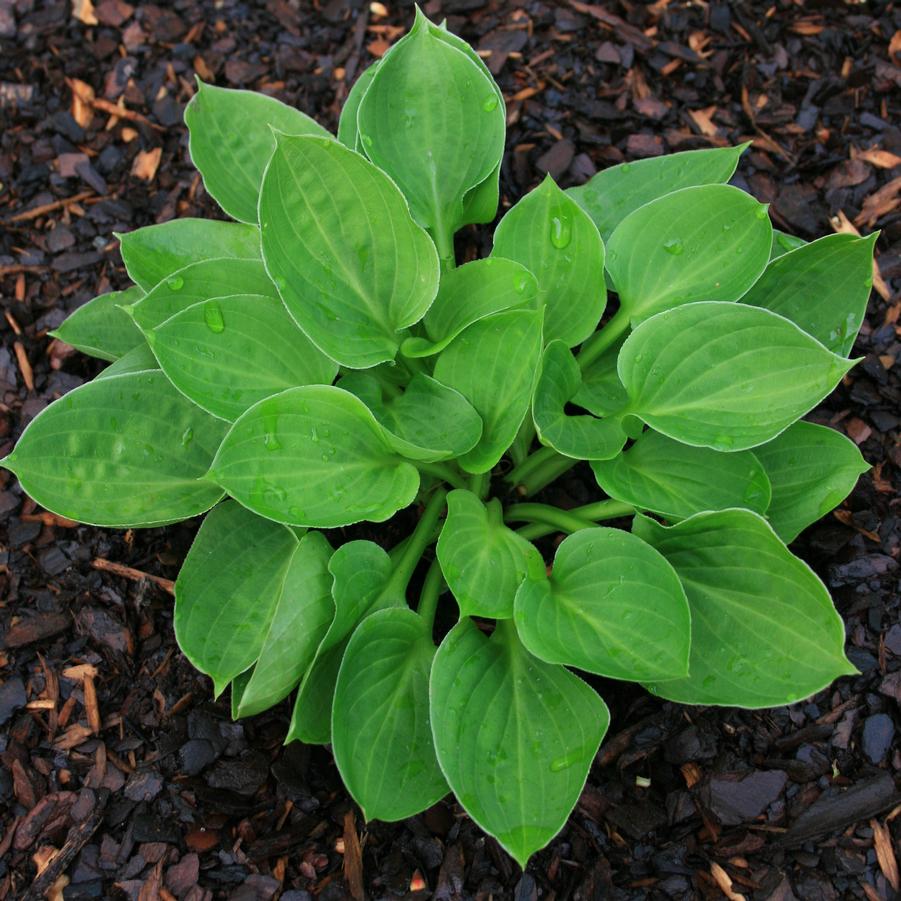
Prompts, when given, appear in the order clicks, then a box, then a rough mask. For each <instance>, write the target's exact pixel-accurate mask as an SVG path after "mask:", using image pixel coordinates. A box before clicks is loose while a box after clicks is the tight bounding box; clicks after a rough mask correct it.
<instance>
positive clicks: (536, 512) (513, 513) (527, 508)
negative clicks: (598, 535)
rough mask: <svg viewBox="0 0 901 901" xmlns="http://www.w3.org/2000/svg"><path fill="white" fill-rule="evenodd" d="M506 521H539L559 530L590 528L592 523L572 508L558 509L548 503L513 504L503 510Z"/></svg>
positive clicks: (573, 530)
mask: <svg viewBox="0 0 901 901" xmlns="http://www.w3.org/2000/svg"><path fill="white" fill-rule="evenodd" d="M504 520H505V521H507V522H540V523H544V524H545V525H549V526H553V527H554V528H555V529H558V530H560V531H561V532H578V531H579V530H580V529H590V528H591V527H592V526H593V525H594V523H593V522H591V520H589V519H584V518H582V517H581V516H576V515H575V511H573V510H560V509H558V508H557V507H551V506H549V505H548V504H513V505H512V506H511V507H507V509H506V510H505V511H504Z"/></svg>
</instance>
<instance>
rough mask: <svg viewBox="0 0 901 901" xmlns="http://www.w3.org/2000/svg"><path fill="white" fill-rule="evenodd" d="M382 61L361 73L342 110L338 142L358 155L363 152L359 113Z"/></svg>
mask: <svg viewBox="0 0 901 901" xmlns="http://www.w3.org/2000/svg"><path fill="white" fill-rule="evenodd" d="M379 62H380V60H376V61H375V62H374V63H373V64H372V65H371V66H369V67H368V68H366V69H364V70H363V71H362V72H361V73H360V77H359V78H358V79H357V80H356V81H355V82H354V84H353V87H352V88H351V89H350V93H348V95H347V99H346V100H345V101H344V106H343V107H342V108H341V117H340V118H339V120H338V140H339V141H340V142H341V143H342V144H343V145H344V146H345V147H349V148H350V149H351V150H356V151H357V153H362V152H363V143H362V141H361V140H360V131H359V129H358V128H357V111H358V110H359V109H360V101H361V100H362V99H363V95H364V94H365V93H366V91H367V90H369V85H370V84H372V79H373V77H374V76H375V73H376V71H377V70H378V67H379Z"/></svg>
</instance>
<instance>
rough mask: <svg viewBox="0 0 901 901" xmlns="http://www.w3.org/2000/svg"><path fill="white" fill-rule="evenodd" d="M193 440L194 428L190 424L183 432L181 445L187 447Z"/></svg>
mask: <svg viewBox="0 0 901 901" xmlns="http://www.w3.org/2000/svg"><path fill="white" fill-rule="evenodd" d="M193 440H194V429H192V428H191V426H188V427H187V428H186V429H185V430H184V431H183V432H182V433H181V446H182V447H187V446H188V445H189V444H190V443H191V442H192V441H193Z"/></svg>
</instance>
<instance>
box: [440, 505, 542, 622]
mask: <svg viewBox="0 0 901 901" xmlns="http://www.w3.org/2000/svg"><path fill="white" fill-rule="evenodd" d="M437 551H438V562H439V563H440V564H441V572H442V574H443V575H444V580H445V581H446V582H447V585H448V587H449V588H450V590H451V592H453V595H454V597H455V598H456V600H457V606H458V607H459V608H460V615H461V616H488V617H491V618H493V619H509V618H510V617H512V616H513V601H514V599H515V597H516V589H517V588H519V586H520V584H521V583H522V581H523V579H525V577H526V573H527V572H528V569H529V566H530V564H531V565H532V566H543V565H544V562H543V561H542V559H541V554H540V553H539V552H538V548H536V547H535V546H534V545H533V544H532V543H531V542H529V541H526V539H525V538H523V537H522V536H520V535H517V534H516V532H514V531H513V530H512V529H508V528H507V526H505V525H504V511H503V508H502V507H501V503H500V501H499V500H498V499H497V498H494V499H493V500H491V501H489V502H488V505H487V507H486V506H485V505H484V504H483V503H482V502H481V501H480V500H479V499H478V498H477V497H476V496H475V495H474V494H472V493H471V492H469V491H463V490H461V489H457V490H456V491H451V492H450V493H449V494H448V496H447V519H446V520H445V522H444V526H443V527H442V529H441V535H440V536H439V538H438V547H437Z"/></svg>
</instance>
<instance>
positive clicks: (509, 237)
mask: <svg viewBox="0 0 901 901" xmlns="http://www.w3.org/2000/svg"><path fill="white" fill-rule="evenodd" d="M491 254H492V256H494V257H501V258H506V259H508V260H516V262H518V263H522V264H523V266H525V267H526V268H527V269H528V270H529V271H530V272H532V273H533V274H534V275H535V278H537V279H538V303H539V305H540V306H542V307H544V310H545V313H544V338H545V341H552V340H554V339H560V340H561V341H564V342H565V343H566V345H567V347H573V346H574V345H576V344H579V343H581V342H582V341H584V340H585V339H586V338H587V337H588V336H589V335H590V334H592V332H594V330H595V328H597V324H598V321H599V320H600V318H601V315H602V314H603V312H604V308H605V307H606V305H607V287H606V285H605V284H604V244H603V242H602V241H601V236H600V234H599V233H598V230H597V227H596V226H595V224H594V223H593V222H592V221H591V219H590V218H589V216H588V214H587V213H586V212H585V211H584V210H583V209H582V208H581V207H580V206H579V205H578V204H577V203H576V202H575V201H574V200H573V199H572V198H571V197H569V196H567V195H566V194H565V193H564V192H563V191H561V190H560V188H558V187H557V185H556V184H555V183H554V180H553V179H552V178H551V177H550V176H548V177H547V178H545V180H544V181H543V182H542V183H541V184H540V185H539V186H538V187H537V188H535V189H534V190H533V191H531V192H529V193H528V194H526V196H525V197H523V198H522V200H520V201H519V203H517V204H516V205H515V206H514V207H512V208H511V209H510V210H509V212H507V214H506V215H505V216H504V218H503V219H501V221H500V223H499V224H498V227H497V230H496V231H495V233H494V247H493V249H492V251H491Z"/></svg>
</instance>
